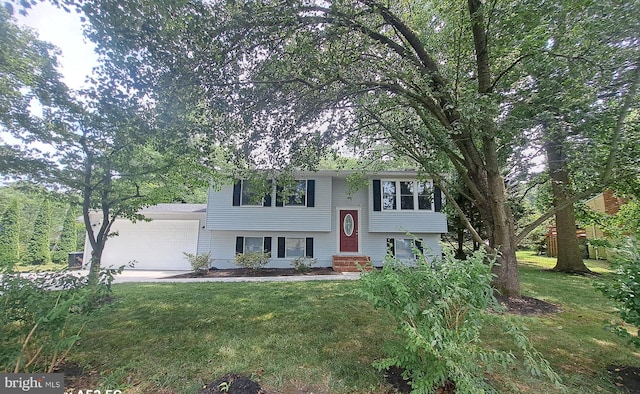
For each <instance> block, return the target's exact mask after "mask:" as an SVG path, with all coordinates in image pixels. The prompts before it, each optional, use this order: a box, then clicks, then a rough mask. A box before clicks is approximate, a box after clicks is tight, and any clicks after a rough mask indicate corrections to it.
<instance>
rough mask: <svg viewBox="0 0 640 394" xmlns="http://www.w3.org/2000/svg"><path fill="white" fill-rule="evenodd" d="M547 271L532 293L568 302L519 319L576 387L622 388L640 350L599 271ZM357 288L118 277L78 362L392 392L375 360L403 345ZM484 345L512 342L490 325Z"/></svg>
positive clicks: (538, 385) (159, 382) (164, 384)
mask: <svg viewBox="0 0 640 394" xmlns="http://www.w3.org/2000/svg"><path fill="white" fill-rule="evenodd" d="M527 260H529V259H527ZM598 264H602V262H599V263H598ZM547 268H550V267H548V264H545V263H543V264H540V263H539V262H537V261H533V262H531V263H524V264H522V267H521V281H522V289H523V293H524V294H525V295H529V296H533V297H537V298H540V299H544V300H547V301H549V302H552V303H555V304H558V305H559V306H560V307H561V309H562V310H561V312H559V313H556V314H552V315H547V316H541V317H525V318H518V319H519V320H521V321H522V322H523V323H524V324H525V325H526V326H527V327H528V328H529V330H530V331H529V335H530V337H531V339H532V340H533V341H534V343H535V345H536V346H537V347H538V349H539V350H540V351H541V352H542V353H543V354H544V355H545V356H546V357H547V358H548V359H549V361H550V362H551V364H552V366H553V368H554V369H555V370H556V371H557V372H558V373H559V374H560V375H561V376H562V378H563V380H564V381H565V383H566V384H567V385H568V387H569V392H570V393H585V392H590V393H593V392H602V393H613V392H615V391H616V388H615V386H614V385H613V384H612V383H611V382H610V381H609V380H608V377H607V373H606V367H607V366H608V365H610V364H625V365H634V366H638V365H640V354H638V353H637V352H635V351H634V349H631V348H630V347H628V346H626V345H625V344H624V343H623V342H622V341H621V340H619V339H618V338H617V337H615V336H614V335H613V334H611V333H609V332H608V331H606V330H604V329H603V326H604V325H605V324H606V322H607V321H610V320H611V319H615V318H616V316H615V314H614V306H613V305H612V304H611V303H610V302H609V301H608V300H606V299H605V298H604V297H603V296H602V295H601V294H600V293H598V292H597V291H596V290H595V289H594V288H593V286H592V283H593V281H594V280H601V279H600V278H595V279H594V278H592V277H582V276H566V275H562V274H557V273H554V272H550V271H547ZM602 268H603V271H606V269H604V268H606V267H604V265H603V266H602ZM356 286H357V283H355V282H350V281H344V282H343V281H332V282H303V283H188V284H170V283H167V284H155V283H154V284H121V285H116V286H114V289H115V294H116V300H115V302H114V303H113V304H111V305H109V306H107V307H105V308H103V309H102V310H100V311H99V312H98V314H97V315H96V316H95V317H94V318H93V319H92V321H91V322H90V323H89V324H88V325H87V326H86V327H85V329H84V334H83V339H82V340H81V342H80V344H79V345H78V346H77V348H76V349H75V351H74V352H73V353H72V354H71V355H70V357H69V359H70V361H71V362H75V363H79V364H81V365H83V366H84V367H85V370H87V371H89V370H94V371H97V372H98V374H100V375H99V376H100V380H101V381H102V382H103V385H104V386H105V387H103V388H112V389H115V388H119V389H121V390H122V389H124V390H125V391H126V393H148V392H163V393H195V392H197V391H198V389H199V388H200V387H201V386H202V385H203V384H204V383H205V382H208V381H212V380H215V379H216V378H218V377H220V376H222V375H224V374H226V373H229V372H234V373H241V374H245V375H248V376H253V377H254V378H255V379H256V380H260V382H261V384H262V385H263V387H265V388H267V390H268V391H269V392H270V393H296V392H301V393H302V392H314V393H387V392H388V390H389V387H388V386H386V384H385V383H384V381H383V379H382V378H381V374H380V373H379V372H378V371H376V370H375V369H374V368H373V367H372V366H371V363H372V362H373V361H374V360H377V359H379V358H381V357H382V356H383V354H384V348H385V346H386V344H387V343H389V342H390V341H393V339H394V334H393V331H394V327H393V323H392V322H391V321H389V318H388V316H387V315H386V314H385V313H384V312H381V311H376V310H373V309H372V308H371V307H370V306H369V305H368V304H366V303H365V302H363V301H361V300H360V299H358V298H357V297H356V296H354V295H353V292H354V289H355V287H356ZM486 343H487V346H490V347H494V348H503V347H504V346H505V343H503V342H502V341H501V339H500V337H499V336H498V335H495V333H493V332H491V329H490V328H489V329H488V330H487V333H486ZM488 378H490V379H492V381H493V382H494V383H495V385H496V387H497V388H498V389H499V390H500V391H501V392H514V393H515V392H529V393H540V392H555V391H554V388H553V386H551V385H550V384H549V383H547V382H546V381H545V380H542V379H535V378H532V377H530V376H528V375H527V374H526V373H525V372H524V371H523V370H520V369H516V370H510V371H508V372H507V373H498V374H492V375H488ZM86 388H92V387H86Z"/></svg>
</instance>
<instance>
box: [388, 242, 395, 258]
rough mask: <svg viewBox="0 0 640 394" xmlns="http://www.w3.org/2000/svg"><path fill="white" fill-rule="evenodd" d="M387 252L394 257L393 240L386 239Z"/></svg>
mask: <svg viewBox="0 0 640 394" xmlns="http://www.w3.org/2000/svg"><path fill="white" fill-rule="evenodd" d="M387 250H388V251H389V252H391V255H392V256H395V255H396V243H395V240H394V239H393V238H387Z"/></svg>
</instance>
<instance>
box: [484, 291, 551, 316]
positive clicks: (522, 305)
mask: <svg viewBox="0 0 640 394" xmlns="http://www.w3.org/2000/svg"><path fill="white" fill-rule="evenodd" d="M496 299H497V300H498V302H499V303H500V304H501V305H502V306H504V307H505V308H506V309H507V312H509V313H514V314H517V315H522V316H530V315H545V314H547V313H556V312H560V307H558V306H557V305H554V304H552V303H550V302H546V301H542V300H539V299H537V298H533V297H524V296H523V297H518V298H515V297H505V296H501V295H498V296H496Z"/></svg>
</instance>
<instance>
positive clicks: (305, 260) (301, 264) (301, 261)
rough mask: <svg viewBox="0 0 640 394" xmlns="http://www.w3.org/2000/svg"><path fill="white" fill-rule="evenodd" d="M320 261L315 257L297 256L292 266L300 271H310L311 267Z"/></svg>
mask: <svg viewBox="0 0 640 394" xmlns="http://www.w3.org/2000/svg"><path fill="white" fill-rule="evenodd" d="M317 263H318V259H314V258H313V257H303V256H300V257H296V258H295V259H293V260H292V261H291V266H292V267H293V268H294V269H295V270H296V271H298V272H308V271H310V270H311V267H313V266H314V265H316V264H317Z"/></svg>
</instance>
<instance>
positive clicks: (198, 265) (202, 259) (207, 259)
mask: <svg viewBox="0 0 640 394" xmlns="http://www.w3.org/2000/svg"><path fill="white" fill-rule="evenodd" d="M182 254H184V257H185V258H186V259H187V261H188V262H189V264H191V269H193V270H194V271H195V272H196V274H199V273H203V272H205V271H207V270H208V269H209V267H211V253H202V254H198V255H195V254H191V253H187V252H183V253H182Z"/></svg>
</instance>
